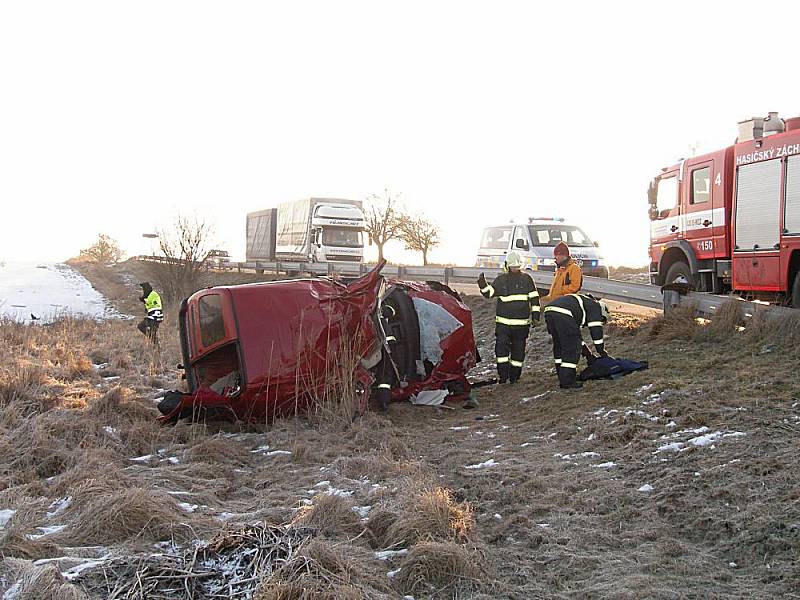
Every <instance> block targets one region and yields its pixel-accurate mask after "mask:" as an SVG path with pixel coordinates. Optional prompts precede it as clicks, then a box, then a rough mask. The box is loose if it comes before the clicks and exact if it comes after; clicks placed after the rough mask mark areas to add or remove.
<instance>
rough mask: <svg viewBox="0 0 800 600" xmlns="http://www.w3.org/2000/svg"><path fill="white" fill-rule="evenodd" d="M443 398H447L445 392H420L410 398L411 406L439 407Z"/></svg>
mask: <svg viewBox="0 0 800 600" xmlns="http://www.w3.org/2000/svg"><path fill="white" fill-rule="evenodd" d="M445 398H447V390H422V391H421V392H420V393H418V394H417V395H416V396H411V404H423V405H425V406H439V405H440V404H441V403H442V402H444V399H445Z"/></svg>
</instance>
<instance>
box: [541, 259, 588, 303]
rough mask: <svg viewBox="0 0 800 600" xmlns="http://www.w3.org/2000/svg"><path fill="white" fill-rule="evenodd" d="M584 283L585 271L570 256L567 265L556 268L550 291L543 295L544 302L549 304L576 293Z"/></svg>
mask: <svg viewBox="0 0 800 600" xmlns="http://www.w3.org/2000/svg"><path fill="white" fill-rule="evenodd" d="M582 285H583V272H582V271H581V268H580V267H579V266H578V263H576V262H575V261H574V260H572V259H571V258H570V259H569V260H568V261H567V264H566V265H564V266H563V267H558V269H556V275H555V278H554V279H553V285H551V286H550V292H549V293H548V294H547V295H546V296H543V297H542V304H549V303H550V302H552V301H553V300H555V299H557V298H561V297H562V296H566V295H567V294H576V293H578V291H579V290H580V289H581V286H582Z"/></svg>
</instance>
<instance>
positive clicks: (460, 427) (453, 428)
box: [450, 425, 469, 431]
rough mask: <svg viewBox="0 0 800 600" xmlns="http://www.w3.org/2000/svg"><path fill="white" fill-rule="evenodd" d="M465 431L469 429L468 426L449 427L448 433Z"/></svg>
mask: <svg viewBox="0 0 800 600" xmlns="http://www.w3.org/2000/svg"><path fill="white" fill-rule="evenodd" d="M465 429H469V426H467V425H459V426H458V427H451V428H450V431H464V430H465Z"/></svg>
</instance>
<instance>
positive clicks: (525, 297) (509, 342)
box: [478, 251, 541, 383]
mask: <svg viewBox="0 0 800 600" xmlns="http://www.w3.org/2000/svg"><path fill="white" fill-rule="evenodd" d="M478 287H479V288H480V290H481V294H482V295H483V296H484V297H485V298H497V308H496V313H495V314H496V316H495V348H494V352H495V356H496V357H497V375H498V379H499V381H500V383H506V382H511V383H516V382H517V381H518V380H519V378H520V376H521V375H522V363H523V362H524V360H525V343H526V342H527V340H528V333H529V332H530V327H531V323H538V322H539V316H540V310H541V309H540V307H539V291H538V290H537V289H536V284H535V283H534V282H533V279H532V278H531V276H530V275H528V274H527V273H523V272H522V258H521V257H520V255H519V253H518V252H514V251H512V252H509V253H508V255H507V256H506V260H505V263H504V264H503V273H501V274H500V275H498V276H497V278H496V279H495V280H494V281H493V282H492V283H487V282H486V277H485V276H484V274H483V273H481V275H480V277H478Z"/></svg>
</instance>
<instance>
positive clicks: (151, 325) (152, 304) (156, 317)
mask: <svg viewBox="0 0 800 600" xmlns="http://www.w3.org/2000/svg"><path fill="white" fill-rule="evenodd" d="M139 286H140V287H141V288H142V295H141V296H139V300H140V301H141V302H143V303H144V309H145V310H146V311H147V316H146V317H145V318H144V319H142V320H141V322H140V323H139V325H137V329H138V330H139V331H141V332H142V333H143V334H144V335H146V336H147V337H148V338H150V340H151V341H152V342H153V343H154V344H155V343H157V339H156V334H157V333H158V326H159V325H160V324H161V322H162V321H163V320H164V310H163V307H162V306H161V296H159V294H158V292H157V291H155V290H154V289H153V286H151V285H150V283H149V282H147V281H145V282H144V283H140V284H139Z"/></svg>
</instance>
